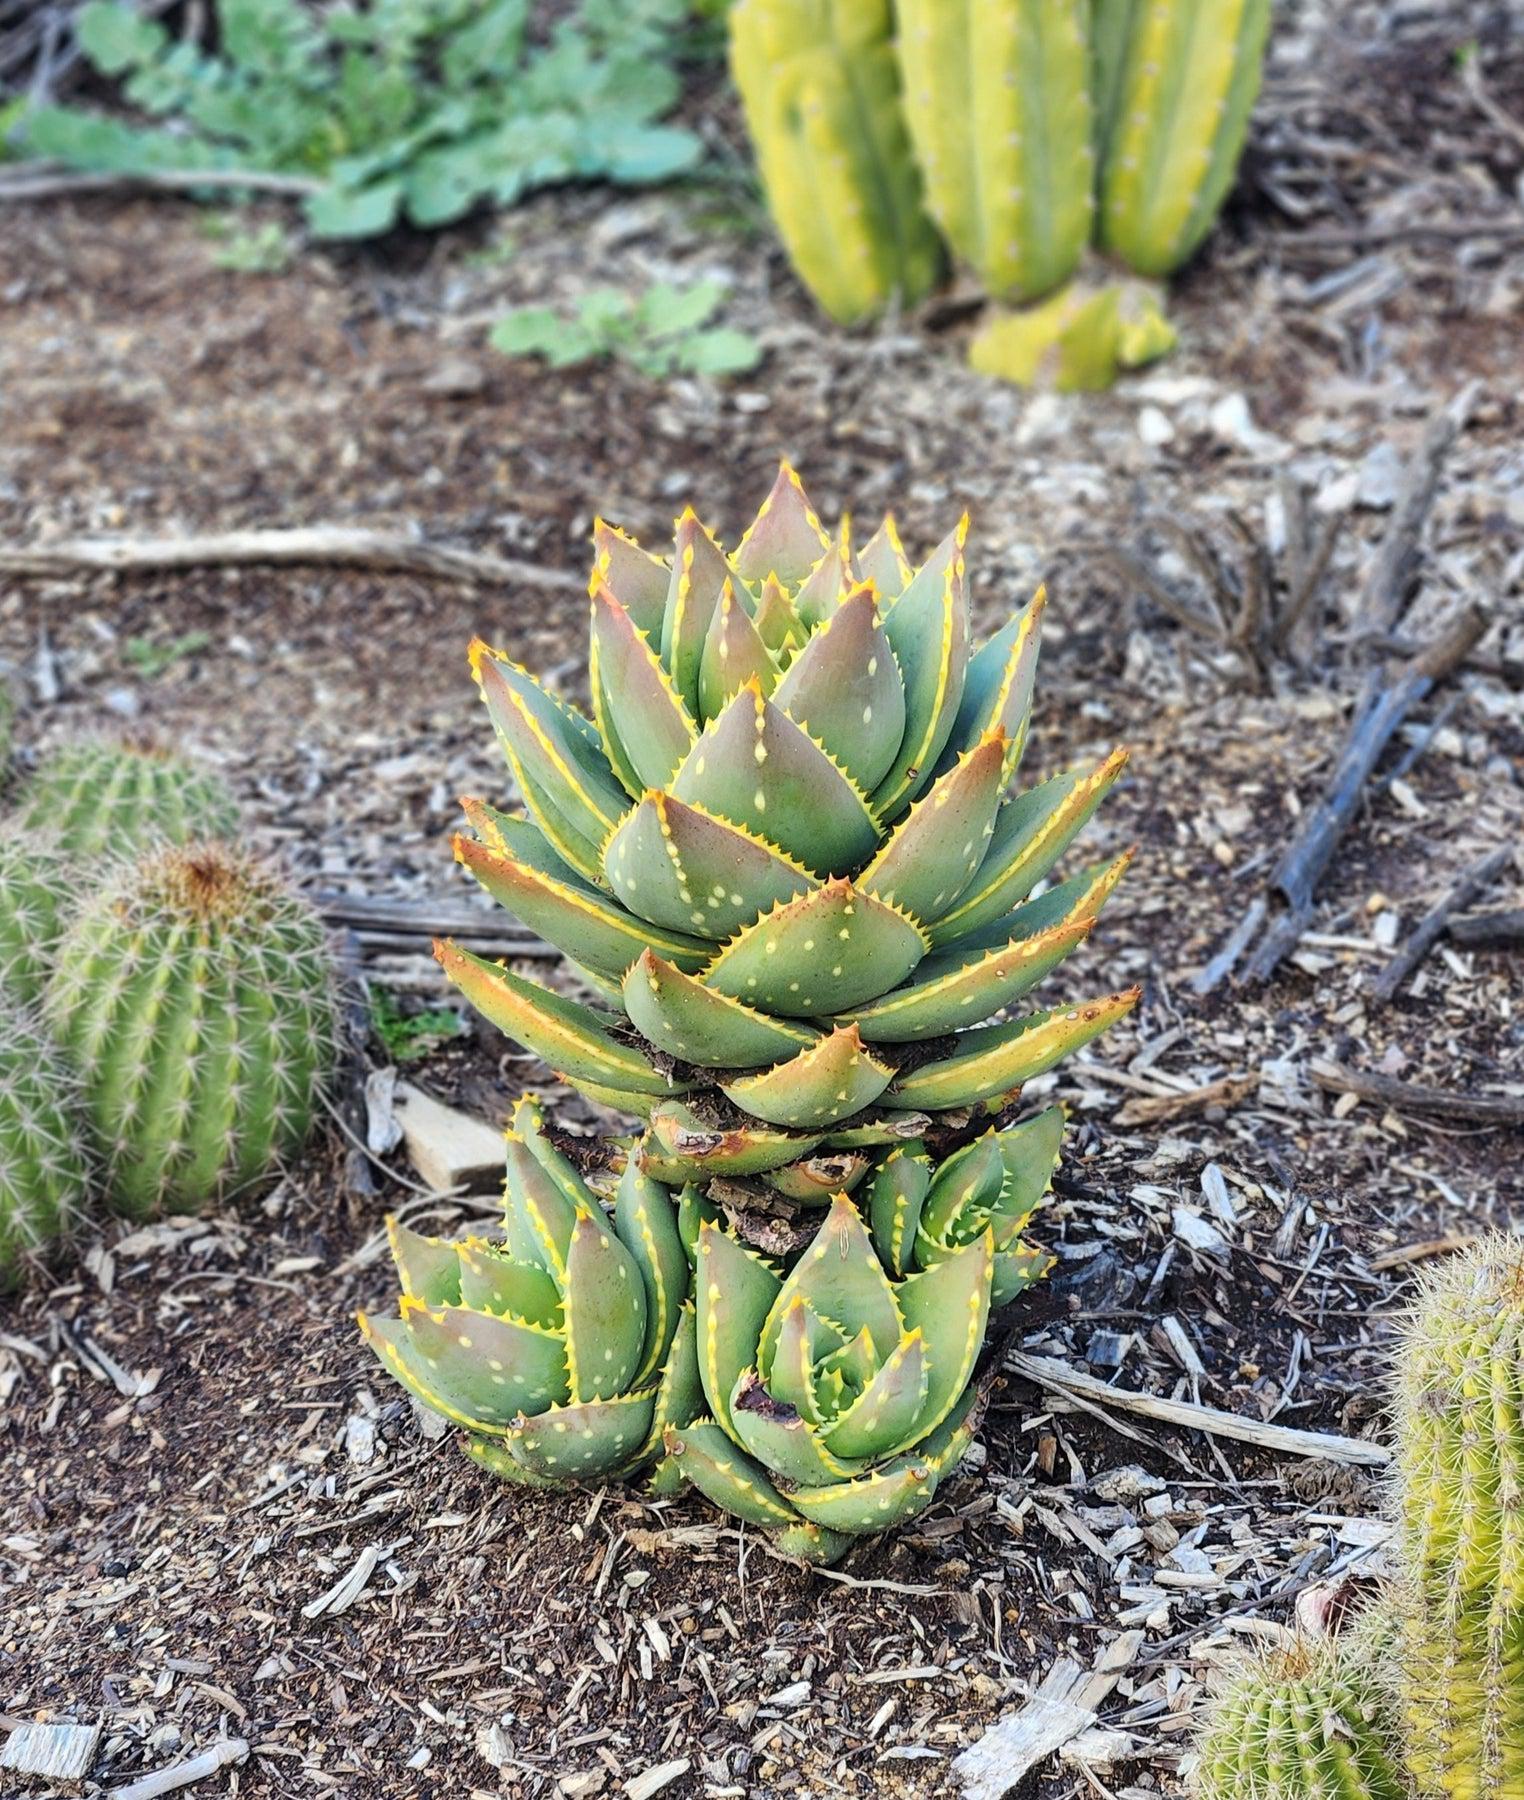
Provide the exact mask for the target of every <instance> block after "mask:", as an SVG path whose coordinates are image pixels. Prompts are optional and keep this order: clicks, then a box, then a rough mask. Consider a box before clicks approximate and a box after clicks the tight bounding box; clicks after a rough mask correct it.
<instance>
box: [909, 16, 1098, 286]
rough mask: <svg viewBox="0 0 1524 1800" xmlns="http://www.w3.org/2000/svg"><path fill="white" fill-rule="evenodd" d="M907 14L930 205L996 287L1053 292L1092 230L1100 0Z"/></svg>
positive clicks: (915, 129)
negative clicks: (1092, 34)
mask: <svg viewBox="0 0 1524 1800" xmlns="http://www.w3.org/2000/svg"><path fill="white" fill-rule="evenodd" d="M898 12H899V34H898V38H897V42H896V48H897V51H898V55H899V61H900V78H901V82H902V84H903V87H904V93H905V121H906V123H907V125H908V126H909V128H910V137H911V141H912V142H913V144H914V145H915V152H916V156H917V158H918V160H919V162H920V165H921V170H922V172H923V174H924V175H925V178H926V204H927V208H928V210H929V211H930V213H931V215H932V217H933V218H934V219H935V220H936V222H937V224H938V225H939V226H940V228H941V230H942V234H943V236H944V237H945V238H946V239H947V241H948V243H949V244H950V245H951V246H952V249H953V252H954V254H955V255H957V256H958V257H959V258H960V259H961V260H962V261H963V262H965V263H967V264H968V265H969V266H970V267H971V268H972V269H974V271H975V272H976V273H977V274H978V276H979V278H980V279H981V281H982V282H983V283H984V285H985V287H986V288H988V289H989V291H990V292H991V293H992V294H994V295H996V296H998V297H1001V298H1006V299H1014V300H1031V299H1036V298H1037V297H1038V296H1040V295H1042V294H1047V293H1051V292H1052V290H1053V289H1054V288H1056V287H1058V286H1059V285H1060V284H1061V283H1062V282H1065V281H1067V280H1068V278H1069V277H1070V276H1071V275H1072V274H1073V273H1074V270H1075V268H1076V266H1077V265H1078V263H1079V259H1080V257H1081V255H1082V254H1083V252H1084V249H1085V246H1086V245H1087V244H1088V243H1089V241H1090V227H1091V217H1092V213H1093V210H1094V193H1095V150H1094V145H1093V119H1092V112H1091V88H1090V81H1091V54H1090V43H1089V34H1088V31H1087V26H1088V23H1089V14H1090V0H951V3H950V0H899V7H898Z"/></svg>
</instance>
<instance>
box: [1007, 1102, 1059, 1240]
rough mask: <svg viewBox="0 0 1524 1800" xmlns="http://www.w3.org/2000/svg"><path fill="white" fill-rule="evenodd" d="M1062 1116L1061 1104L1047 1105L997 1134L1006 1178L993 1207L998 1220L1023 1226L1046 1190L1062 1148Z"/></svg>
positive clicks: (1050, 1183) (1050, 1182)
mask: <svg viewBox="0 0 1524 1800" xmlns="http://www.w3.org/2000/svg"><path fill="white" fill-rule="evenodd" d="M1066 1119H1067V1115H1066V1114H1065V1112H1064V1109H1063V1107H1061V1106H1049V1107H1046V1108H1044V1110H1043V1111H1042V1112H1040V1113H1038V1115H1037V1116H1036V1118H1034V1119H1025V1120H1023V1121H1022V1123H1021V1124H1020V1125H1010V1126H1007V1128H1006V1129H1005V1130H1004V1131H1002V1132H1000V1133H998V1134H997V1138H998V1142H999V1145H1000V1160H1001V1162H1002V1163H1003V1164H1004V1165H1005V1177H1006V1178H1005V1185H1004V1187H1003V1188H1002V1189H1001V1193H1000V1204H999V1207H998V1208H997V1211H998V1213H999V1216H1000V1217H1001V1218H1002V1219H1009V1220H1014V1221H1015V1222H1016V1224H1017V1226H1018V1227H1020V1226H1022V1225H1025V1224H1026V1222H1027V1220H1028V1219H1029V1218H1030V1217H1031V1216H1032V1214H1033V1212H1034V1211H1035V1210H1036V1208H1037V1203H1038V1201H1039V1200H1041V1199H1042V1197H1043V1195H1044V1194H1045V1193H1047V1191H1048V1189H1049V1187H1050V1186H1051V1185H1052V1182H1053V1173H1054V1171H1055V1170H1056V1169H1057V1167H1058V1161H1059V1156H1060V1153H1061V1151H1062V1149H1063V1142H1064V1125H1065V1123H1066Z"/></svg>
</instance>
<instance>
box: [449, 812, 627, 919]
mask: <svg viewBox="0 0 1524 1800" xmlns="http://www.w3.org/2000/svg"><path fill="white" fill-rule="evenodd" d="M460 810H461V811H462V812H463V813H464V814H465V815H466V823H467V824H468V825H469V826H470V827H471V830H472V831H473V833H474V834H475V835H476V837H477V838H478V839H479V840H480V841H481V842H482V843H483V844H485V845H486V846H487V848H488V849H489V850H492V851H495V852H496V853H497V855H499V856H511V857H513V858H514V860H515V861H516V862H521V863H524V864H525V865H526V866H527V867H529V868H531V869H538V870H539V872H540V873H541V874H542V875H549V876H550V877H551V878H552V879H553V880H555V881H560V882H564V883H565V884H566V886H568V887H580V888H585V889H586V890H587V891H588V892H589V893H590V894H596V893H598V892H599V891H600V890H599V887H597V886H595V885H594V884H593V883H592V882H591V881H589V880H587V879H586V877H585V876H583V875H582V873H581V872H580V871H579V870H577V869H575V868H573V867H572V865H571V864H570V863H569V862H567V860H566V859H565V857H563V856H562V855H561V854H560V852H559V851H558V850H557V849H556V847H555V845H554V844H552V843H551V841H550V839H549V838H548V837H546V835H545V833H544V832H543V831H541V829H540V828H539V826H538V825H536V824H535V822H534V820H533V819H525V818H521V817H519V816H518V815H517V814H515V813H505V812H501V811H499V809H498V808H497V807H495V806H493V805H492V804H491V803H490V802H489V801H486V800H481V799H478V798H477V797H476V796H475V795H474V794H463V795H462V796H461V801H460Z"/></svg>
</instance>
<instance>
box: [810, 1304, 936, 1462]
mask: <svg viewBox="0 0 1524 1800" xmlns="http://www.w3.org/2000/svg"><path fill="white" fill-rule="evenodd" d="M929 1382H930V1375H929V1372H928V1368H927V1359H926V1345H925V1339H924V1338H923V1337H922V1335H921V1333H920V1331H919V1330H916V1331H908V1332H906V1334H905V1336H904V1337H902V1338H901V1339H900V1341H899V1343H898V1344H896V1345H895V1347H894V1350H893V1352H892V1354H891V1355H890V1356H889V1357H888V1358H887V1359H886V1360H885V1362H884V1364H883V1366H882V1367H881V1368H880V1369H879V1370H878V1372H877V1374H876V1375H874V1377H873V1379H872V1380H871V1381H870V1382H869V1383H868V1385H867V1386H866V1387H865V1388H864V1389H863V1391H862V1392H861V1393H860V1394H859V1395H858V1396H857V1399H856V1400H855V1401H853V1403H852V1405H851V1406H849V1407H848V1408H847V1410H846V1411H845V1412H844V1413H842V1415H841V1416H840V1418H838V1419H837V1420H836V1422H835V1424H833V1425H831V1426H830V1427H829V1428H828V1429H827V1430H826V1431H825V1432H824V1433H823V1434H822V1436H823V1439H824V1442H825V1445H826V1447H827V1449H829V1451H830V1452H831V1454H832V1455H833V1456H845V1457H878V1456H883V1455H884V1454H885V1453H886V1452H887V1451H888V1450H890V1449H891V1448H892V1447H893V1446H894V1445H895V1444H903V1443H904V1442H905V1441H906V1439H907V1438H908V1437H909V1436H910V1435H911V1433H912V1432H914V1431H916V1430H917V1428H918V1424H919V1421H920V1419H921V1417H922V1415H923V1413H924V1411H925V1407H926V1398H927V1393H928V1388H929ZM922 1429H924V1428H922Z"/></svg>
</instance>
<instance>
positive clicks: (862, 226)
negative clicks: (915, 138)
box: [730, 0, 942, 324]
mask: <svg viewBox="0 0 1524 1800" xmlns="http://www.w3.org/2000/svg"><path fill="white" fill-rule="evenodd" d="M891 23H892V21H891V11H890V5H889V0H738V4H737V5H736V6H735V7H734V8H732V10H731V14H730V63H731V68H732V70H733V72H734V75H735V81H736V86H737V87H738V88H739V90H740V93H741V101H742V105H743V107H744V108H745V112H746V123H747V128H748V130H749V132H750V134H751V139H752V143H753V145H754V146H755V149H756V156H757V164H758V167H759V169H760V171H761V175H762V184H763V187H764V188H765V190H766V193H767V203H768V207H769V209H770V211H771V213H772V216H773V221H774V223H775V224H776V225H777V227H778V232H779V235H780V236H781V237H782V239H783V242H784V246H785V248H786V249H787V251H788V253H789V257H790V260H791V261H792V262H793V265H794V268H795V269H796V270H797V272H798V274H799V277H800V279H801V280H802V281H803V282H804V284H805V286H806V287H807V288H808V289H809V290H810V292H811V293H812V294H813V295H814V297H815V299H816V300H817V301H818V302H819V304H820V306H821V307H822V308H823V310H824V311H826V312H827V313H829V314H830V315H831V317H832V318H833V319H836V320H839V321H840V322H842V323H843V324H853V323H856V322H857V321H859V320H863V319H869V318H872V317H874V316H875V315H876V314H878V313H881V312H883V311H884V309H885V308H886V307H887V306H888V305H890V304H891V302H893V301H895V300H896V299H898V300H899V301H900V302H901V303H902V304H904V305H914V304H915V303H916V302H917V301H919V300H921V299H923V298H924V297H925V296H926V295H927V294H928V293H929V292H930V291H931V289H932V288H933V287H934V286H935V284H936V281H937V277H938V275H939V274H940V272H941V264H942V253H941V246H940V245H939V243H938V242H937V236H936V232H935V231H934V230H933V228H932V225H931V222H930V220H929V219H928V218H927V217H926V215H925V213H924V211H923V210H922V204H921V192H920V178H919V176H918V175H917V173H916V169H915V164H914V162H913V160H912V157H911V153H910V145H909V140H908V139H907V137H906V134H905V125H904V119H903V116H902V114H901V110H900V96H899V76H898V73H897V70H896V67H895V61H894V55H893V51H892V49H891V47H890V31H891Z"/></svg>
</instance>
